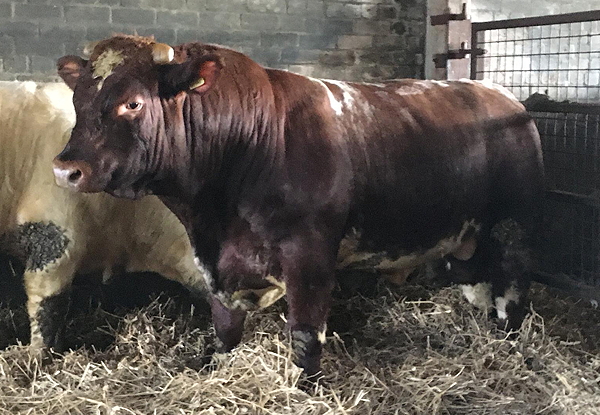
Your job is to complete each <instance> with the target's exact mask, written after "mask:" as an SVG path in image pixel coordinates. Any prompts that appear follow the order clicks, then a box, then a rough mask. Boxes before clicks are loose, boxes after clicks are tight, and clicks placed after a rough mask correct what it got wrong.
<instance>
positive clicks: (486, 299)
mask: <svg viewBox="0 0 600 415" xmlns="http://www.w3.org/2000/svg"><path fill="white" fill-rule="evenodd" d="M460 288H461V289H462V292H463V295H464V296H465V298H466V299H467V301H468V302H469V303H471V304H473V305H474V306H475V307H477V308H480V309H483V310H485V309H487V308H491V307H492V285H491V284H490V283H488V282H481V283H478V284H475V285H470V284H464V285H461V286H460Z"/></svg>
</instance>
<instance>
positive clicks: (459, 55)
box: [433, 42, 487, 68]
mask: <svg viewBox="0 0 600 415" xmlns="http://www.w3.org/2000/svg"><path fill="white" fill-rule="evenodd" d="M485 53H487V50H485V49H481V48H475V49H467V43H466V42H462V43H461V44H460V49H451V50H449V51H448V52H446V53H436V54H435V55H433V62H434V63H435V67H436V68H445V67H446V64H447V63H448V60H449V59H464V58H466V57H467V55H471V57H475V56H479V55H483V54H485Z"/></svg>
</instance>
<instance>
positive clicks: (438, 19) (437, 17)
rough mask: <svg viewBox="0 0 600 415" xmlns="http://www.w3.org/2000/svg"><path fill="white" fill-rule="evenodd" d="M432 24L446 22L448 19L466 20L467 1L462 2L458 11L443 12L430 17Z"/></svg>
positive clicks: (437, 24)
mask: <svg viewBox="0 0 600 415" xmlns="http://www.w3.org/2000/svg"><path fill="white" fill-rule="evenodd" d="M430 20H431V25H432V26H439V25H443V24H446V23H448V22H449V21H450V20H467V3H463V5H462V11H461V12H460V13H445V14H438V15H435V16H431V17H430Z"/></svg>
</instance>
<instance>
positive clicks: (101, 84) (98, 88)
mask: <svg viewBox="0 0 600 415" xmlns="http://www.w3.org/2000/svg"><path fill="white" fill-rule="evenodd" d="M103 85H104V79H101V80H100V81H99V82H98V85H97V86H96V89H97V90H98V91H100V90H101V89H102V86H103Z"/></svg>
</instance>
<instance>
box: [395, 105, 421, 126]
mask: <svg viewBox="0 0 600 415" xmlns="http://www.w3.org/2000/svg"><path fill="white" fill-rule="evenodd" d="M400 115H401V116H402V118H403V119H404V121H407V122H408V124H409V125H410V126H411V127H412V128H414V129H419V128H420V125H419V123H418V122H417V120H415V117H413V116H412V114H411V113H410V111H409V110H408V109H407V108H401V109H400Z"/></svg>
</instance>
